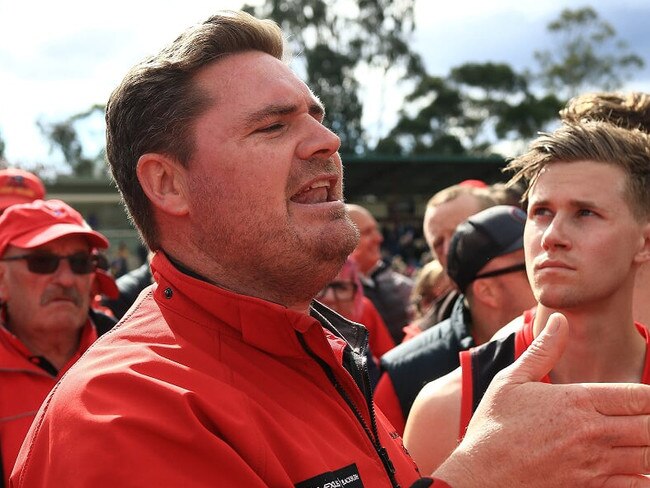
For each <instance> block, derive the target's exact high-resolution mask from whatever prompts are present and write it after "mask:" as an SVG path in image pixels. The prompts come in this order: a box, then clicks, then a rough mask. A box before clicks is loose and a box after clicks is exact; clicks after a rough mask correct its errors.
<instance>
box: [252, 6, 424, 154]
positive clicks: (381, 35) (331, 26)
mask: <svg viewBox="0 0 650 488" xmlns="http://www.w3.org/2000/svg"><path fill="white" fill-rule="evenodd" d="M414 3H415V0H356V1H352V0H351V1H346V2H342V1H337V0H268V1H267V2H266V3H265V4H264V5H262V6H259V7H252V6H245V7H244V10H246V11H248V12H250V13H252V14H253V15H255V16H257V17H262V18H270V19H273V20H275V21H276V22H277V23H278V24H279V25H280V26H281V27H282V29H283V30H284V32H286V33H288V34H289V35H288V39H289V42H290V44H291V46H292V50H293V52H296V53H299V54H300V55H301V56H302V59H301V61H302V62H303V63H304V69H305V72H306V74H305V79H306V82H307V84H308V85H309V86H310V87H311V88H312V89H313V90H314V92H315V93H316V95H318V96H319V97H320V98H321V100H322V101H323V103H324V105H325V107H326V108H327V116H326V123H327V124H328V125H329V126H330V127H331V128H332V129H333V130H334V131H335V132H336V133H337V134H338V135H339V137H340V138H341V152H343V153H357V154H358V153H361V152H363V151H364V150H365V149H366V148H367V141H366V136H365V133H364V130H363V127H362V125H361V116H362V112H363V104H362V102H361V94H360V90H361V88H362V81H361V78H362V76H361V72H362V71H364V72H366V73H367V72H371V73H377V76H378V77H385V76H386V74H387V73H389V72H392V73H398V77H399V78H400V79H404V78H408V77H410V76H413V75H414V74H422V73H423V72H424V70H423V67H422V63H421V60H420V58H419V56H418V55H417V54H415V53H413V52H412V51H411V49H410V47H409V37H410V35H411V33H412V32H413V29H414V19H413V9H414ZM366 76H368V75H367V74H366ZM380 103H381V102H380Z"/></svg>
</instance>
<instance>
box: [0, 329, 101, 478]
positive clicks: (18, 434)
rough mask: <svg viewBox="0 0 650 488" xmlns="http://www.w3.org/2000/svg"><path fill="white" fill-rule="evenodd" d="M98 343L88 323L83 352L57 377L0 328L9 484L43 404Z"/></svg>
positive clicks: (1, 447) (1, 434)
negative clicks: (74, 366) (56, 386)
mask: <svg viewBox="0 0 650 488" xmlns="http://www.w3.org/2000/svg"><path fill="white" fill-rule="evenodd" d="M95 339H97V332H95V328H94V327H93V326H92V325H91V323H90V321H88V322H87V323H86V325H85V326H84V328H83V330H82V332H81V340H80V344H79V349H78V350H77V352H76V353H75V355H74V356H73V357H72V358H71V359H70V361H68V363H67V364H66V365H65V366H64V367H63V369H61V371H59V373H58V374H57V375H56V376H53V375H52V374H50V373H48V372H47V371H45V370H44V369H43V368H41V367H39V366H38V365H37V364H35V362H37V361H38V359H37V358H35V357H34V356H33V355H32V353H31V352H30V351H29V350H28V349H27V347H25V345H24V344H23V343H22V342H20V340H19V339H18V338H17V337H16V336H14V335H13V334H12V333H11V332H9V331H8V330H7V329H6V328H4V327H3V326H0V453H1V454H2V472H3V474H4V480H3V482H4V483H5V484H6V482H7V480H8V479H9V474H10V473H11V468H13V465H14V462H15V461H16V456H17V455H18V451H19V450H20V446H21V444H22V443H23V440H24V439H25V436H26V435H27V431H28V430H29V426H30V425H31V424H32V420H34V417H35V416H36V412H37V411H38V409H39V408H40V406H41V403H43V400H45V397H46V396H47V394H48V393H49V392H50V390H51V389H52V387H53V386H54V385H55V384H56V382H57V381H58V380H59V378H61V376H62V375H63V373H65V372H66V370H67V369H68V368H69V367H70V366H71V365H72V364H73V363H74V362H75V361H76V360H77V359H79V357H80V356H81V354H83V352H84V351H85V350H86V349H88V347H89V346H90V345H91V344H92V343H93V342H94V341H95ZM0 484H1V483H0Z"/></svg>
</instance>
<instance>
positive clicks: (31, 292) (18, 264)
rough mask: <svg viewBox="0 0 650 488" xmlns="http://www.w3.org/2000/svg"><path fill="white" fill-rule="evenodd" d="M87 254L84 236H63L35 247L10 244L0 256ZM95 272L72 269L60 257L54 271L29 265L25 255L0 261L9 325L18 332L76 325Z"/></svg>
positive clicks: (84, 312)
mask: <svg viewBox="0 0 650 488" xmlns="http://www.w3.org/2000/svg"><path fill="white" fill-rule="evenodd" d="M77 253H82V254H89V253H90V248H89V246H88V243H87V242H86V240H85V239H84V238H83V237H79V236H68V237H62V238H60V239H57V240H55V241H52V242H50V243H48V244H45V245H43V246H40V247H38V248H34V249H22V248H19V247H14V246H9V247H8V248H7V251H6V252H5V254H4V256H3V258H9V257H12V256H22V255H25V254H56V255H58V256H69V255H72V254H77ZM94 276H95V275H94V273H92V272H91V273H86V274H76V273H73V272H72V269H71V268H70V263H69V261H68V260H67V259H62V260H60V261H59V264H58V267H57V268H56V270H55V271H54V272H53V273H50V274H39V273H34V272H32V271H30V270H29V269H28V265H27V261H26V260H24V259H19V260H14V261H3V262H1V263H0V293H1V296H2V300H3V301H4V302H5V303H6V304H7V312H8V317H9V323H8V325H9V327H10V329H11V330H12V331H13V332H14V333H15V334H16V335H18V336H21V335H22V332H23V331H25V332H26V331H29V334H32V335H33V334H34V333H37V332H38V331H44V332H47V333H52V332H56V331H60V332H61V333H65V332H69V331H70V330H74V329H79V328H81V327H82V326H83V324H84V323H85V320H86V317H87V315H88V308H89V302H90V289H91V286H92V283H93V280H94Z"/></svg>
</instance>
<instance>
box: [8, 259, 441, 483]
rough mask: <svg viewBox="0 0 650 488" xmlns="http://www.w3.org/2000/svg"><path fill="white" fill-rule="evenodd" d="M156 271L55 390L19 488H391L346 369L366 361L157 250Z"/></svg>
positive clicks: (319, 328) (297, 319)
mask: <svg viewBox="0 0 650 488" xmlns="http://www.w3.org/2000/svg"><path fill="white" fill-rule="evenodd" d="M151 266H152V269H153V270H154V278H155V280H156V282H157V285H153V286H152V287H150V288H149V289H148V290H145V291H144V292H143V293H142V294H141V295H140V298H139V299H138V301H137V302H136V303H135V305H134V306H133V307H132V308H131V310H130V313H129V315H127V316H126V317H125V318H124V319H123V320H122V322H121V323H120V324H119V325H118V326H117V327H116V328H114V329H113V330H112V331H111V332H109V333H107V334H105V335H104V336H102V338H101V339H100V340H99V341H98V342H97V343H96V344H95V346H93V348H92V349H91V350H90V351H88V353H87V354H86V355H85V356H84V358H83V359H82V360H81V361H79V362H78V363H77V364H76V365H75V366H74V367H73V368H72V369H71V371H70V372H69V374H68V375H66V377H65V378H64V379H63V380H62V381H61V382H59V384H58V385H57V387H56V388H55V389H54V390H53V391H52V394H51V395H50V397H49V398H48V400H47V401H46V403H45V407H44V409H43V410H41V412H40V413H39V416H38V418H37V421H35V423H34V426H33V428H32V429H31V431H30V434H29V436H28V440H27V442H25V444H24V448H23V449H22V451H21V453H20V455H19V458H18V461H17V463H16V468H15V470H14V473H13V476H12V479H11V481H12V485H11V486H14V487H20V488H32V487H35V486H38V487H39V488H48V487H49V488H54V487H57V488H58V487H61V486H65V487H66V488H75V487H88V486H93V487H95V488H102V487H114V486H192V487H200V486H206V487H207V486H223V487H230V486H232V487H240V486H241V487H247V488H252V487H269V486H272V487H284V486H287V487H289V486H291V487H293V486H294V485H296V484H298V483H302V484H300V485H299V486H301V487H302V486H305V487H311V486H320V485H317V484H315V483H316V481H314V480H313V479H314V478H320V479H321V480H322V479H325V480H329V479H331V477H332V476H346V477H349V479H355V477H357V476H358V479H360V481H361V482H362V483H363V486H367V487H373V488H375V487H376V488H382V487H389V486H391V482H390V481H389V477H388V475H387V472H386V469H385V468H384V465H383V464H382V460H381V458H380V456H379V455H378V453H377V450H376V447H375V446H374V445H373V442H372V441H371V438H372V437H374V436H373V435H372V434H369V433H368V431H367V430H366V429H368V430H370V431H371V430H372V429H371V427H368V426H371V424H372V423H371V416H372V410H373V409H372V408H369V404H368V403H367V398H365V397H364V394H363V393H362V391H361V390H360V389H359V387H358V386H357V383H356V382H355V379H354V378H353V374H351V373H349V372H348V370H346V369H345V368H344V367H343V365H342V362H343V361H344V360H345V361H346V362H347V361H349V360H350V359H355V358H356V357H357V356H358V357H363V356H362V355H357V356H355V355H353V354H352V353H351V349H350V346H347V343H346V342H345V341H343V340H342V339H340V338H339V337H337V336H335V335H334V334H333V333H330V332H328V331H327V330H326V329H325V328H324V327H323V325H321V322H319V321H318V320H316V318H314V317H312V316H308V315H305V314H302V313H298V312H294V311H292V310H288V309H286V308H285V307H282V306H280V305H277V304H274V303H270V302H267V301H264V300H260V299H257V298H253V297H248V296H242V295H238V294H235V293H232V292H229V291H226V290H224V289H221V288H218V287H216V286H213V285H211V284H208V283H207V282H204V281H201V280H198V279H195V278H192V277H190V276H189V275H186V274H183V273H182V272H180V271H179V270H178V269H176V268H175V267H174V266H173V265H172V264H171V263H170V262H169V261H168V260H167V259H166V257H165V256H164V255H163V254H161V253H158V254H157V255H156V256H155V257H154V259H153V261H152V263H151ZM327 312H328V310H327V309H325V307H322V308H321V306H319V305H315V308H314V309H313V311H312V313H313V314H314V315H317V316H318V315H320V317H321V319H323V320H333V319H330V318H329V317H328V318H327V319H325V318H324V317H325V314H326V313H327ZM332 317H334V314H333V313H332ZM338 326H344V327H345V326H349V327H350V329H351V331H352V332H355V331H356V332H357V335H358V333H359V332H360V331H361V329H358V328H356V327H355V326H353V325H352V324H350V323H348V322H339V323H337V327H338ZM359 337H360V338H362V337H363V336H359ZM342 392H344V394H342ZM350 404H352V405H353V406H351V405H350ZM359 417H360V418H362V419H363V423H362V422H361V421H360V420H359ZM376 422H377V429H376V430H377V432H378V437H379V439H378V442H379V443H380V444H381V445H382V446H383V447H384V448H385V449H386V451H385V452H386V454H387V455H388V457H389V458H390V460H391V461H392V464H393V465H394V468H395V477H396V479H397V481H398V482H399V483H400V485H401V486H403V487H406V486H409V485H411V483H413V482H414V481H416V480H417V479H418V478H419V474H418V473H417V469H416V467H415V464H414V463H413V461H412V460H411V459H410V457H409V456H408V455H407V454H406V451H405V450H404V448H403V445H402V441H401V439H400V438H399V437H398V436H397V435H395V434H393V433H392V429H390V427H389V424H388V422H387V420H386V419H385V417H384V416H383V415H382V414H381V412H377V413H376ZM62 453H63V454H62ZM310 483H311V484H310ZM351 486H354V485H351ZM435 486H437V485H435ZM441 486H444V485H441Z"/></svg>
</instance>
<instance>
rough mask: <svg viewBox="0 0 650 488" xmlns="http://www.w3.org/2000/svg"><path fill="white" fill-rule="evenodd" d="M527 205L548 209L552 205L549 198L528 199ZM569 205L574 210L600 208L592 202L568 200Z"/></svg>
mask: <svg viewBox="0 0 650 488" xmlns="http://www.w3.org/2000/svg"><path fill="white" fill-rule="evenodd" d="M529 203H531V204H533V205H534V206H536V207H548V206H550V205H552V201H551V199H549V198H540V199H539V200H534V199H532V198H531V199H530V200H529ZM569 205H571V206H572V207H574V208H585V207H586V208H600V207H601V205H599V204H598V203H596V202H595V201H593V200H579V199H575V198H573V199H570V200H569Z"/></svg>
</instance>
